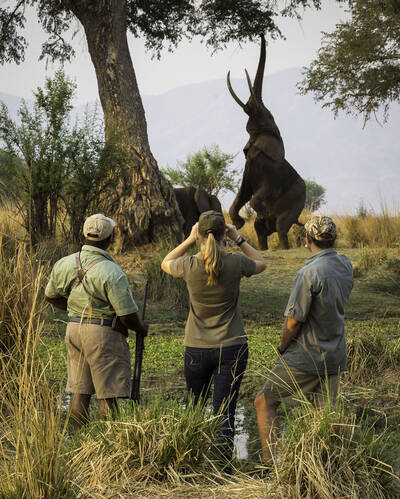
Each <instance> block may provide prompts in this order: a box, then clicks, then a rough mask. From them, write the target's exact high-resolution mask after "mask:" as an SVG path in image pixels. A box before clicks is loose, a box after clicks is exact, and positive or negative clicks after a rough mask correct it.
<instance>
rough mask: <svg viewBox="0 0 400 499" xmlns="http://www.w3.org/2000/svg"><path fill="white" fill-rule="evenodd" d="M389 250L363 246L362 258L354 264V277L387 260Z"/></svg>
mask: <svg viewBox="0 0 400 499" xmlns="http://www.w3.org/2000/svg"><path fill="white" fill-rule="evenodd" d="M387 258H388V257H387V252H386V249H385V248H375V249H369V248H361V250H360V260H359V262H358V263H357V264H356V265H355V266H354V277H358V276H360V275H361V274H362V273H363V272H365V271H368V270H371V269H373V268H375V267H378V266H379V265H382V264H384V263H385V262H386V261H387Z"/></svg>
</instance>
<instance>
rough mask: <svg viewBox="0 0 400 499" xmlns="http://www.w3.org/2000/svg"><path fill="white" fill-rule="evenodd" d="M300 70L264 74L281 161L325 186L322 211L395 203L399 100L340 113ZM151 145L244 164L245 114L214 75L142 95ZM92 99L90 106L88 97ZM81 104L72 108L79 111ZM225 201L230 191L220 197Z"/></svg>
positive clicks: (169, 158) (399, 201) (238, 85)
mask: <svg viewBox="0 0 400 499" xmlns="http://www.w3.org/2000/svg"><path fill="white" fill-rule="evenodd" d="M300 80H301V69H300V68H292V69H288V70H284V71H281V72H279V73H275V74H273V75H270V76H268V77H265V78H264V86H263V100H264V103H265V105H266V106H267V107H268V109H269V110H270V111H271V112H272V114H273V116H274V118H275V121H276V123H277V125H278V127H279V129H280V131H281V135H282V137H283V140H284V143H285V150H286V159H287V160H288V161H289V162H290V163H291V164H292V166H293V167H294V168H295V169H296V170H297V171H298V173H299V174H300V175H301V176H302V177H303V178H311V179H313V180H315V181H316V182H318V183H319V184H321V185H322V186H324V187H325V189H326V200H327V204H326V205H324V207H323V208H322V211H324V212H336V213H350V212H353V213H354V212H356V210H357V207H358V206H360V203H361V202H362V203H363V204H364V206H365V207H366V208H367V209H372V210H375V211H380V210H381V208H382V207H383V205H386V206H387V207H388V208H389V209H390V210H394V211H399V208H400V168H399V166H400V165H399V163H400V140H399V130H400V105H399V104H396V103H395V104H392V106H391V108H390V116H389V121H388V122H387V123H385V124H383V125H381V124H380V123H378V122H377V121H375V120H370V121H369V122H368V123H367V124H366V125H365V127H364V128H363V121H362V119H361V118H355V117H352V116H348V115H344V114H342V115H339V116H338V117H337V118H336V119H335V118H334V116H333V114H332V112H331V111H330V110H329V109H326V108H323V107H322V106H321V104H320V103H316V102H314V100H313V99H312V97H311V96H309V95H306V96H301V95H299V93H298V90H297V88H296V83H297V82H298V81H300ZM231 82H232V86H233V88H234V90H235V93H236V94H237V95H238V96H239V97H240V99H241V100H242V101H243V102H246V101H247V99H248V97H249V89H248V87H247V82H246V80H245V79H232V81H231ZM0 100H2V101H4V102H5V104H6V105H7V106H8V108H9V111H10V114H11V116H13V117H16V114H17V109H18V107H19V105H20V101H21V99H20V98H19V97H17V96H12V95H8V94H3V93H0ZM143 104H144V107H145V111H146V119H147V124H148V133H149V140H150V146H151V149H152V151H153V154H154V156H155V157H156V159H157V161H158V164H159V166H160V167H161V168H163V167H165V166H167V165H168V166H175V165H176V163H177V161H183V160H185V159H186V157H187V155H188V154H190V153H192V152H195V151H197V150H199V149H201V148H202V147H204V146H205V145H211V144H218V145H219V146H220V148H221V150H222V151H224V152H227V153H230V154H236V157H235V165H234V166H235V167H238V168H240V170H241V171H242V170H243V167H244V156H243V152H242V149H243V146H244V145H245V143H246V142H247V138H248V135H247V132H246V129H245V126H246V121H247V119H246V115H245V113H244V112H243V110H242V109H241V108H240V107H239V106H238V105H237V104H236V102H235V101H234V100H233V99H232V97H231V95H230V94H229V91H228V89H227V86H226V81H225V80H213V81H206V82H203V83H197V84H192V85H186V86H182V87H178V88H175V89H173V90H170V91H169V92H166V93H164V94H161V95H154V96H149V95H144V96H143ZM89 105H93V103H90V104H89ZM83 110H84V106H78V107H76V108H75V110H74V112H75V113H76V114H78V115H80V114H81V113H82V112H83ZM221 199H222V203H223V205H225V207H228V206H229V205H230V203H231V201H232V199H233V194H232V193H228V194H225V195H223V196H222V198H221Z"/></svg>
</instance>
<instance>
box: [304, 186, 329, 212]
mask: <svg viewBox="0 0 400 499" xmlns="http://www.w3.org/2000/svg"><path fill="white" fill-rule="evenodd" d="M304 182H305V184H306V202H305V204H304V208H306V209H307V210H311V211H316V210H318V209H319V208H320V207H321V205H322V204H325V203H326V200H325V192H326V189H325V187H322V185H320V184H317V182H315V180H311V179H309V178H307V179H305V180H304Z"/></svg>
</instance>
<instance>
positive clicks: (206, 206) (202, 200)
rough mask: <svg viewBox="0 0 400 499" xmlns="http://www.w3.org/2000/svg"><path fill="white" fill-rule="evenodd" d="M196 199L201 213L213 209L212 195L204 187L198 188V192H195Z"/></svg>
mask: <svg viewBox="0 0 400 499" xmlns="http://www.w3.org/2000/svg"><path fill="white" fill-rule="evenodd" d="M194 201H195V203H196V205H197V209H198V210H199V213H203V212H204V211H208V210H211V209H212V208H211V201H210V195H209V194H208V192H207V191H205V190H204V189H196V192H195V193H194Z"/></svg>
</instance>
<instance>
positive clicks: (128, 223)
mask: <svg viewBox="0 0 400 499" xmlns="http://www.w3.org/2000/svg"><path fill="white" fill-rule="evenodd" d="M64 3H65V4H66V6H67V7H68V8H69V9H71V10H72V12H73V13H74V14H75V15H76V17H77V18H78V19H79V21H80V22H81V23H82V25H83V27H84V30H85V33H86V38H87V43H88V48H89V53H90V56H91V58H92V62H93V64H94V67H95V70H96V76H97V82H98V88H99V96H100V101H101V105H102V108H103V112H104V119H105V126H106V136H107V135H108V136H109V134H110V133H111V132H112V131H113V130H115V128H116V127H117V128H118V129H119V130H120V131H122V133H123V134H124V143H125V145H126V147H127V149H128V152H129V156H130V158H131V160H130V164H129V172H130V174H129V178H123V179H121V182H120V184H119V186H118V189H117V192H116V196H117V199H116V203H115V204H114V209H113V213H112V215H113V216H114V217H115V218H116V219H117V222H118V229H119V233H120V236H121V238H120V241H119V245H118V246H119V249H122V248H127V247H129V246H131V245H132V244H136V245H138V244H143V243H146V242H149V241H151V240H153V239H154V238H156V237H158V236H162V235H165V234H172V235H173V237H174V238H175V239H178V238H180V234H181V226H182V217H181V215H180V212H179V208H178V205H177V203H176V199H175V196H174V192H173V189H172V186H171V184H170V183H169V182H168V181H167V180H166V179H165V178H164V176H163V175H162V173H161V172H160V170H159V169H158V166H157V162H156V160H155V159H154V157H153V155H152V153H151V151H150V146H149V140H148V136H147V124H146V119H145V113H144V109H143V104H142V99H141V97H140V93H139V88H138V85H137V81H136V76H135V71H134V69H133V64H132V60H131V57H130V54H129V49H128V42H127V33H126V32H127V6H126V1H124V0H96V1H93V0H74V1H73V2H72V1H69V0H64Z"/></svg>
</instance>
